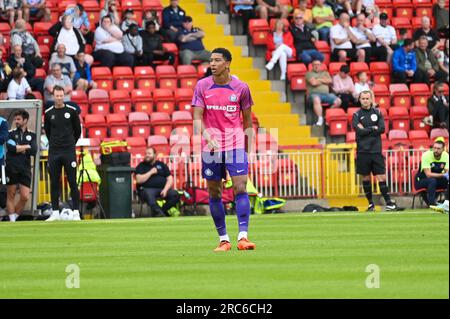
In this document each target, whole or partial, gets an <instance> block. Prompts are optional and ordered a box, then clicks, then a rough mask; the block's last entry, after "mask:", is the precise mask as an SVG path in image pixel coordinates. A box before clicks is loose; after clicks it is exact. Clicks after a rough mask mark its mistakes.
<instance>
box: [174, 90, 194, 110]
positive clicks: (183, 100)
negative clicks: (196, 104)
mask: <svg viewBox="0 0 450 319" xmlns="http://www.w3.org/2000/svg"><path fill="white" fill-rule="evenodd" d="M193 95H194V90H193V89H187V88H181V89H176V90H175V102H176V104H177V106H178V109H179V110H180V111H189V112H191V113H192V106H191V103H192V97H193Z"/></svg>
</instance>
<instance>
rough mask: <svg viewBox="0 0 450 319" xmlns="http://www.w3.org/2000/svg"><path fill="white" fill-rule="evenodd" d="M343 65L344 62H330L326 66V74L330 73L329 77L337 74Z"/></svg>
mask: <svg viewBox="0 0 450 319" xmlns="http://www.w3.org/2000/svg"><path fill="white" fill-rule="evenodd" d="M343 65H347V63H345V62H331V63H330V64H329V65H328V72H330V75H331V76H333V75H335V74H337V73H339V70H340V69H341V67H342V66H343Z"/></svg>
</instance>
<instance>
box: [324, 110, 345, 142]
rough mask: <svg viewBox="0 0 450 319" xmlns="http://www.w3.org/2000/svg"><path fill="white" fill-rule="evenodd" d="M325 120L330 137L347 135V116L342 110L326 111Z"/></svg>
mask: <svg viewBox="0 0 450 319" xmlns="http://www.w3.org/2000/svg"><path fill="white" fill-rule="evenodd" d="M325 120H326V122H327V124H328V126H329V133H330V136H336V135H346V134H347V114H346V113H345V111H344V110H343V109H339V108H333V109H327V110H326V112H325Z"/></svg>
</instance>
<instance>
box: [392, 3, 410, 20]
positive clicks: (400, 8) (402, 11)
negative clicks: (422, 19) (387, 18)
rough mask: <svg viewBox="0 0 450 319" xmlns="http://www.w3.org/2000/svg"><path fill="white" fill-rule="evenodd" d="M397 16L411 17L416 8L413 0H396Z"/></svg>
mask: <svg viewBox="0 0 450 319" xmlns="http://www.w3.org/2000/svg"><path fill="white" fill-rule="evenodd" d="M394 12H395V16H396V17H400V18H408V19H411V18H412V17H413V15H414V8H413V4H412V3H411V0H395V10H394Z"/></svg>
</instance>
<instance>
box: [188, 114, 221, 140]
mask: <svg viewBox="0 0 450 319" xmlns="http://www.w3.org/2000/svg"><path fill="white" fill-rule="evenodd" d="M203 111H204V109H203V108H202V107H198V106H194V126H193V128H194V136H203V138H204V139H205V140H206V142H207V143H208V144H209V145H210V146H211V147H212V148H219V143H217V141H216V140H215V139H214V138H213V137H211V135H210V134H209V133H208V130H205V123H204V122H203Z"/></svg>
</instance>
